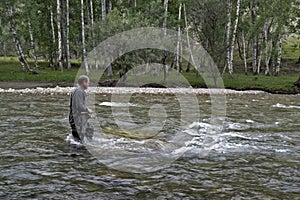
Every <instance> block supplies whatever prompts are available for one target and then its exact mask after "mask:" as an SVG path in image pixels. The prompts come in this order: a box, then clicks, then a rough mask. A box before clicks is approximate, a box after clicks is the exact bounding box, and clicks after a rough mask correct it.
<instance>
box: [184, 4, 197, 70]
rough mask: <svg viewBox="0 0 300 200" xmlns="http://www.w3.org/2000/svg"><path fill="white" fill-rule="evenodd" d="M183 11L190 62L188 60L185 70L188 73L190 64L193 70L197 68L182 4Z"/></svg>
mask: <svg viewBox="0 0 300 200" xmlns="http://www.w3.org/2000/svg"><path fill="white" fill-rule="evenodd" d="M183 11H184V23H185V27H186V40H187V44H188V48H189V51H190V60H189V63H188V67H187V69H186V72H189V71H190V62H191V64H192V65H193V66H194V67H195V68H197V67H196V64H195V60H194V55H193V50H192V47H191V43H190V37H189V28H188V21H187V16H186V8H185V4H183ZM198 67H199V66H198ZM197 70H198V68H197Z"/></svg>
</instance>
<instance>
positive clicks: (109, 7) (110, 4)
mask: <svg viewBox="0 0 300 200" xmlns="http://www.w3.org/2000/svg"><path fill="white" fill-rule="evenodd" d="M108 10H109V12H111V11H112V2H111V0H109V2H108Z"/></svg>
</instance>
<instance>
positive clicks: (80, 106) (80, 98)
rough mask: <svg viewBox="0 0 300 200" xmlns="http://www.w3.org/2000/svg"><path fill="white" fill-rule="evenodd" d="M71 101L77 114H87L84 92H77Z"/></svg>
mask: <svg viewBox="0 0 300 200" xmlns="http://www.w3.org/2000/svg"><path fill="white" fill-rule="evenodd" d="M73 101H74V103H75V109H76V111H77V112H78V113H81V112H88V108H87V107H86V104H85V94H84V92H81V91H78V92H76V93H75V94H74V97H73Z"/></svg>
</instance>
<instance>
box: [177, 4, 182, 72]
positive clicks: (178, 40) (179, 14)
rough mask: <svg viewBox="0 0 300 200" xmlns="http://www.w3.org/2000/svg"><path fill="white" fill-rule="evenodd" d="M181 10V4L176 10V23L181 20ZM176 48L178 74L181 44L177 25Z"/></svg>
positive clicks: (179, 28)
mask: <svg viewBox="0 0 300 200" xmlns="http://www.w3.org/2000/svg"><path fill="white" fill-rule="evenodd" d="M181 10H182V4H180V5H179V10H178V22H180V20H181ZM177 37H178V38H177V47H176V68H177V72H180V65H181V63H180V53H181V51H180V44H181V27H180V24H179V25H178V35H177Z"/></svg>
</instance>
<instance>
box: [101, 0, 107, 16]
mask: <svg viewBox="0 0 300 200" xmlns="http://www.w3.org/2000/svg"><path fill="white" fill-rule="evenodd" d="M105 4H106V2H105V0H101V19H102V21H104V20H105V17H106V5H105Z"/></svg>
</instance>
